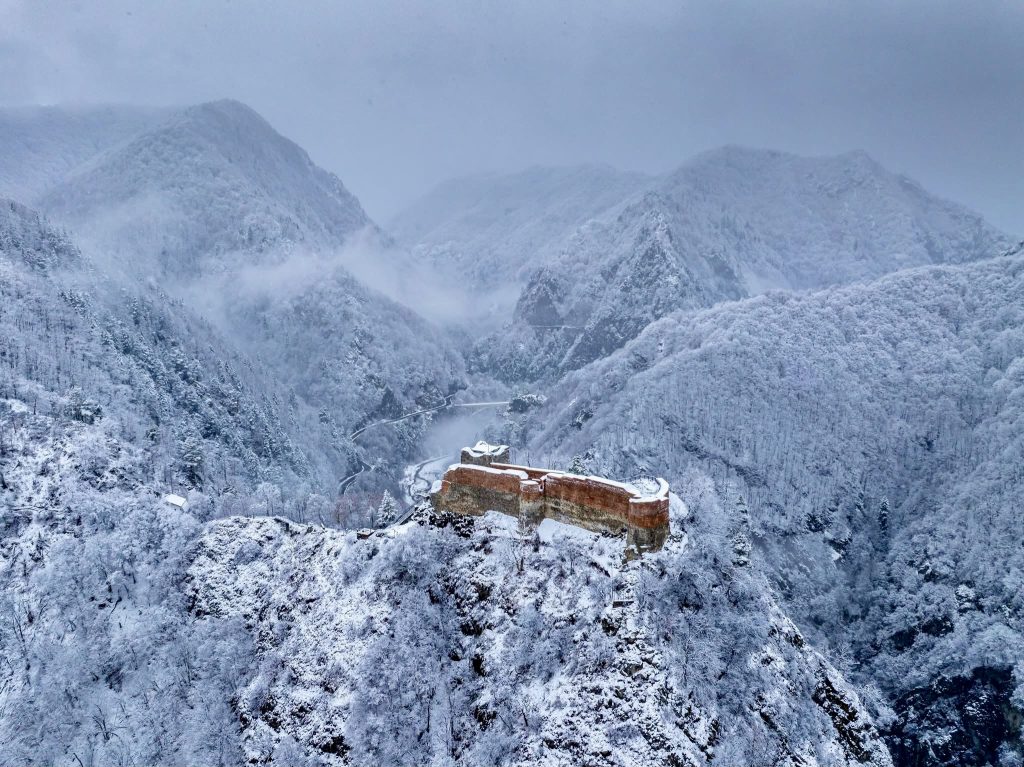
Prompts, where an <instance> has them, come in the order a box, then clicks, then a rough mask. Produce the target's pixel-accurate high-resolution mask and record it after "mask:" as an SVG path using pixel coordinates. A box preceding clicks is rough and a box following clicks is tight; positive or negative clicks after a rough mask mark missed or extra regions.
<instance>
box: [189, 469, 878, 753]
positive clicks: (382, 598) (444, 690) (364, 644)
mask: <svg viewBox="0 0 1024 767" xmlns="http://www.w3.org/2000/svg"><path fill="white" fill-rule="evenodd" d="M694 489H696V488H694ZM705 489H706V488H705ZM697 494H698V495H699V493H697ZM703 502H704V503H705V504H709V503H716V501H715V500H714V499H713V494H712V495H711V496H708V495H705V496H704V497H703ZM679 507H680V509H681V508H682V506H681V504H679ZM700 511H701V512H702V514H701V518H700V519H699V520H698V519H695V520H693V521H692V523H690V522H685V521H684V519H683V515H682V514H681V513H680V515H679V518H678V519H677V520H676V523H677V525H678V526H679V528H680V533H679V534H678V535H677V536H675V537H674V538H673V540H672V541H671V542H670V544H669V546H668V547H667V548H666V549H665V550H664V551H663V552H661V553H660V554H659V555H657V556H655V557H653V558H648V559H645V561H644V562H643V563H637V564H636V565H634V566H630V567H625V568H624V567H623V565H622V562H621V557H622V553H621V542H619V541H616V540H614V539H612V540H609V539H601V538H600V537H598V536H596V535H592V534H589V533H582V532H572V531H571V529H566V532H567V533H569V534H567V536H566V537H557V536H556V537H555V538H553V539H551V540H549V541H547V542H545V541H543V540H538V541H537V542H536V543H535V544H534V545H532V546H531V545H530V544H528V543H524V542H523V541H522V540H521V539H519V538H518V537H517V536H516V535H515V522H514V521H513V520H508V519H506V518H503V517H501V516H500V515H493V516H489V517H487V518H485V519H483V520H480V521H479V522H477V523H476V524H473V523H472V522H470V521H469V520H467V519H464V518H463V519H461V520H459V519H451V518H445V517H438V516H436V515H434V514H433V513H430V512H427V513H424V514H423V515H421V517H419V518H418V520H417V521H416V522H413V523H410V524H407V525H405V526H402V527H398V528H392V529H390V530H388V531H385V532H381V533H378V534H376V535H374V536H372V537H371V538H369V539H366V540H360V539H359V538H357V536H356V535H355V534H354V533H348V534H340V533H335V532H331V531H325V530H323V529H317V528H313V527H305V526H295V525H287V524H281V523H280V522H277V521H273V520H262V521H252V520H240V519H233V520H227V521H225V522H223V523H220V524H215V525H213V526H211V527H210V528H209V530H208V531H207V532H206V534H205V535H204V536H203V538H202V540H201V542H200V545H199V551H198V555H197V557H196V559H195V562H194V564H193V566H192V570H191V571H190V582H191V586H190V592H191V593H190V602H191V604H192V609H193V611H194V612H195V613H196V614H197V615H199V616H202V617H204V618H209V617H215V618H218V619H220V620H222V621H234V622H237V623H240V624H243V625H245V626H247V627H249V630H250V632H251V637H252V640H251V641H252V646H253V648H254V651H255V662H254V663H253V664H252V666H251V668H252V672H251V674H250V676H249V678H248V680H247V684H246V686H245V687H244V688H243V689H241V690H240V694H239V698H238V700H239V704H238V705H239V718H240V720H241V723H242V743H243V748H244V750H245V754H246V757H247V758H248V759H249V760H254V761H263V760H266V759H268V758H275V759H277V760H279V761H282V762H289V763H293V762H297V761H301V760H303V759H317V760H320V761H321V762H322V763H325V764H339V765H343V764H378V765H396V766H397V765H405V764H430V763H444V764H466V765H479V764H495V763H501V764H513V765H518V764H544V765H561V764H608V765H611V764H620V765H648V764H661V763H667V764H693V765H704V764H718V763H723V764H780V763H786V762H792V763H797V762H799V763H803V764H820V765H825V764H830V765H844V764H850V765H852V764H874V765H884V764H890V762H889V756H888V753H887V752H886V750H885V748H884V746H883V745H882V744H881V741H880V739H879V737H878V735H877V733H876V731H875V729H874V727H873V725H872V723H871V720H870V718H869V717H868V715H867V713H866V711H865V709H864V707H863V705H862V704H861V702H860V701H859V700H858V698H857V695H856V693H854V692H853V691H852V690H851V688H849V686H848V685H847V684H846V682H845V681H844V680H843V679H842V677H841V675H840V674H838V673H837V672H836V671H835V670H834V669H833V668H831V667H830V666H829V664H828V663H827V662H826V661H825V660H824V659H823V658H822V657H821V656H820V655H819V654H818V653H816V652H815V651H814V650H813V649H812V648H811V647H810V646H809V645H808V644H807V643H806V642H805V641H804V639H803V637H802V636H801V635H800V633H799V631H797V630H796V628H795V627H794V626H793V624H792V623H791V622H790V621H789V620H788V619H787V618H786V617H785V615H784V614H783V613H782V611H781V610H780V609H779V608H778V607H777V606H776V605H775V604H774V602H773V600H772V598H771V597H770V596H769V595H768V592H767V589H766V587H765V585H764V584H763V582H762V581H761V580H760V578H759V577H758V576H756V575H753V574H752V573H751V572H750V571H749V570H748V569H747V568H744V567H742V566H735V565H733V564H732V562H731V559H730V552H731V549H730V542H729V540H728V538H727V537H726V536H725V534H724V533H725V532H726V531H725V530H724V529H723V528H717V529H716V527H715V526H716V524H720V523H721V522H722V521H723V519H722V517H721V515H720V514H719V513H715V512H717V511H718V510H717V509H714V510H713V509H710V508H701V509H700ZM701 520H702V521H701ZM684 527H685V529H686V535H685V536H684V535H683V534H682V528H684ZM726 583H728V584H729V586H728V588H727V589H726V588H722V587H721V585H723V584H726ZM681 601H682V602H683V603H685V604H686V605H687V606H686V607H685V608H683V609H682V610H680V608H679V604H680V602H681ZM312 636H315V637H317V640H316V642H310V641H309V640H310V637H312Z"/></svg>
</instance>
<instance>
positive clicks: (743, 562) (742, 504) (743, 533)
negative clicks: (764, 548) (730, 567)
mask: <svg viewBox="0 0 1024 767" xmlns="http://www.w3.org/2000/svg"><path fill="white" fill-rule="evenodd" d="M735 516H736V519H735V523H734V528H735V532H734V533H733V536H732V563H733V564H734V565H735V566H736V567H746V566H747V565H749V564H750V552H751V551H753V548H754V547H753V545H752V544H751V543H750V510H749V509H748V508H747V502H746V501H745V500H744V499H743V496H742V495H740V496H737V498H736V512H735Z"/></svg>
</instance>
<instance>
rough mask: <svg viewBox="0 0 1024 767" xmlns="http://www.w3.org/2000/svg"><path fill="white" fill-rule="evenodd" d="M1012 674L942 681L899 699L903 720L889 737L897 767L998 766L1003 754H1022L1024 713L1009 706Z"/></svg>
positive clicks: (979, 671)
mask: <svg viewBox="0 0 1024 767" xmlns="http://www.w3.org/2000/svg"><path fill="white" fill-rule="evenodd" d="M1013 688H1014V683H1013V674H1012V671H1011V670H1010V669H1009V668H984V667H982V668H976V669H974V671H973V672H972V673H971V675H970V676H961V677H954V678H952V679H950V678H946V677H940V678H938V679H936V680H935V681H933V682H932V684H930V685H929V686H928V687H922V688H919V689H916V690H911V691H910V692H908V693H905V694H904V695H902V696H901V697H900V698H898V699H897V700H896V702H895V704H894V706H893V707H894V708H895V710H896V712H897V714H898V715H899V719H898V720H897V722H896V724H895V725H894V726H893V728H892V729H891V730H890V731H889V732H887V733H885V734H884V737H885V740H886V743H887V745H888V746H889V751H890V753H891V754H892V759H893V764H895V765H896V767H924V765H979V766H980V765H994V764H1001V763H1003V762H1002V761H1001V759H1000V749H1001V747H1003V745H1004V744H1005V745H1006V746H1007V747H1008V748H1010V749H1013V750H1016V751H1018V752H1019V751H1020V749H1021V742H1020V724H1021V721H1020V718H1021V714H1020V712H1019V711H1018V710H1017V709H1015V708H1014V707H1013V705H1012V704H1011V702H1010V695H1011V694H1012V693H1013Z"/></svg>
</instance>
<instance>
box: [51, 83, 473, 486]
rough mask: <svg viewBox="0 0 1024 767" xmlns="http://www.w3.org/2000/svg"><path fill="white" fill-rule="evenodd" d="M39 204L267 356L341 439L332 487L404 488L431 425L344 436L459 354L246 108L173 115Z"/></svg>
mask: <svg viewBox="0 0 1024 767" xmlns="http://www.w3.org/2000/svg"><path fill="white" fill-rule="evenodd" d="M42 204H43V206H44V207H45V210H46V211H47V212H48V215H49V216H50V217H51V218H52V219H53V220H55V221H58V222H60V223H62V224H64V225H65V226H67V227H68V228H69V230H70V231H71V232H72V233H73V236H74V237H75V239H76V242H78V243H79V244H80V245H81V246H82V247H83V249H84V250H85V252H86V254H87V256H88V257H89V259H90V260H91V262H92V263H93V264H95V265H96V266H97V268H98V269H100V270H101V271H104V272H107V273H109V274H114V275H119V277H118V279H119V280H120V281H126V283H127V284H128V285H129V286H130V287H129V290H132V291H134V290H135V289H136V288H135V287H134V286H135V285H137V284H146V285H150V286H152V285H158V286H159V288H158V289H156V290H157V292H159V293H164V294H166V295H168V296H170V297H171V298H172V300H174V301H178V302H180V304H179V305H181V306H184V307H187V309H181V311H183V312H185V313H186V314H188V315H190V316H202V317H205V318H206V319H208V320H209V321H210V322H212V323H214V324H215V325H216V326H217V328H218V331H219V332H220V334H221V336H223V337H224V338H225V339H229V341H230V343H231V344H233V345H234V348H235V349H236V350H237V351H239V352H241V353H242V354H244V355H247V356H248V357H250V358H253V359H256V358H258V359H259V360H260V361H261V363H262V364H263V365H265V367H266V369H267V371H268V372H269V374H270V376H271V377H273V378H275V379H277V381H278V382H279V384H278V385H280V387H281V390H282V391H283V392H287V397H288V398H289V404H288V408H289V409H290V410H296V409H297V410H311V411H312V412H314V413H318V414H319V419H318V422H319V423H320V424H322V425H321V426H320V427H318V428H317V429H314V430H313V431H314V432H318V431H319V432H324V433H326V434H330V435H331V436H330V442H331V443H332V444H331V445H330V447H328V448H325V449H321V446H320V445H319V444H317V445H316V448H315V450H316V452H317V453H320V454H323V455H325V456H329V459H328V463H329V464H330V465H331V466H333V467H334V471H335V473H336V474H337V477H336V478H337V479H338V480H340V479H342V478H344V477H351V476H352V475H354V474H356V473H361V472H363V471H365V470H366V469H367V467H373V468H374V469H375V470H377V471H379V472H382V473H384V474H385V476H387V477H390V479H392V480H393V479H395V478H396V477H397V476H398V474H399V472H400V470H401V466H400V462H401V460H402V458H403V457H404V456H406V455H407V454H409V452H410V451H411V450H413V449H414V448H415V445H416V439H417V434H416V428H418V427H420V426H422V423H419V424H417V423H413V422H410V423H408V424H406V427H412V428H411V429H409V428H406V429H404V430H395V429H390V430H382V431H381V432H380V433H379V434H378V433H374V434H373V435H368V436H367V437H366V438H365V439H363V440H362V442H361V444H360V445H359V446H356V445H354V444H353V443H352V442H351V441H350V440H349V439H348V437H349V435H350V434H351V433H352V432H354V431H355V430H356V429H357V428H359V427H360V426H363V425H365V424H366V423H367V422H369V421H371V420H373V419H376V418H385V417H393V416H396V415H399V414H401V413H405V412H409V411H412V410H416V409H419V408H420V407H421V406H423V405H424V404H431V405H434V404H438V403H439V402H441V401H442V398H443V397H444V396H445V395H446V394H449V393H451V392H452V391H454V390H455V389H456V388H458V387H460V386H463V385H464V384H463V380H462V379H463V364H462V359H461V355H460V354H458V353H457V352H455V351H454V349H453V347H452V346H451V343H450V342H449V341H448V339H447V338H446V337H445V336H444V335H443V334H442V333H441V332H439V331H437V330H436V329H434V328H433V327H432V326H430V325H429V324H428V323H427V322H425V321H424V320H422V319H421V318H420V317H418V316H416V315H415V314H413V313H412V312H410V311H408V310H407V309H405V308H404V307H402V306H401V305H399V304H397V303H396V302H395V301H393V300H388V299H387V298H385V297H384V296H383V295H381V294H380V293H379V292H377V291H375V290H372V289H369V288H368V287H366V286H365V285H364V284H362V283H361V282H359V281H358V280H356V279H354V278H353V277H352V275H351V274H350V273H349V272H348V271H346V269H345V268H344V266H345V264H347V263H350V262H358V263H360V264H371V265H373V264H375V263H377V264H379V263H381V262H386V261H388V260H389V259H395V258H398V255H399V254H396V252H395V251H394V250H393V249H389V248H387V247H386V245H387V243H386V241H385V240H384V238H382V237H381V236H380V233H379V232H378V231H377V229H376V227H375V226H374V225H373V224H372V222H370V221H369V219H368V218H367V217H366V215H365V213H364V212H363V210H362V208H361V207H360V205H359V202H358V201H357V200H356V199H355V198H354V197H353V196H352V195H351V194H350V193H349V192H348V191H347V190H346V189H345V187H344V186H343V185H342V183H341V182H340V181H339V180H338V179H337V177H335V176H334V175H332V174H330V173H328V172H326V171H324V170H322V169H320V168H318V167H317V166H316V165H314V164H313V163H312V161H311V160H310V159H309V157H308V156H307V155H306V153H305V152H304V151H303V150H301V149H300V148H299V147H298V146H296V145H295V144H293V143H292V142H291V141H289V140H287V139H285V138H284V137H282V136H281V135H279V134H278V133H277V132H275V131H274V130H273V128H271V126H270V125H268V124H267V123H266V122H265V121H264V120H263V119H262V118H261V117H260V116H259V115H257V114H256V113H255V112H253V111H252V110H250V109H249V108H248V107H245V106H244V105H242V104H239V103H237V102H233V101H220V102H214V103H209V104H202V105H199V106H196V107H192V108H188V109H182V110H174V111H172V112H170V114H169V115H166V116H165V119H163V120H162V121H161V122H159V124H157V125H155V126H152V127H149V129H147V130H145V131H143V132H142V133H139V134H138V135H136V136H134V137H133V138H132V139H131V140H130V141H127V142H122V143H119V144H117V145H116V146H113V147H112V148H110V149H109V150H108V151H105V152H102V153H100V154H98V155H96V156H95V157H93V158H92V159H91V160H90V162H89V163H87V164H86V165H85V166H83V167H79V168H77V169H76V170H75V171H74V172H73V173H72V174H71V175H70V176H68V177H67V178H65V179H63V180H62V181H61V182H60V183H59V184H57V185H56V186H54V187H53V188H51V189H50V190H49V191H48V193H47V194H46V195H45V196H44V197H43V199H42ZM393 271H394V272H396V273H400V272H401V269H399V268H396V269H394V270H393ZM378 282H381V281H380V280H379V281H378ZM381 287H382V288H387V287H388V284H387V283H386V281H385V282H384V284H382V285H381ZM146 289H152V288H146ZM391 292H392V293H396V292H398V291H391ZM158 300H159V299H158ZM114 303H115V304H117V299H115V300H114Z"/></svg>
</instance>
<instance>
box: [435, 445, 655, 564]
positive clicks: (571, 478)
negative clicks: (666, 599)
mask: <svg viewBox="0 0 1024 767" xmlns="http://www.w3.org/2000/svg"><path fill="white" fill-rule="evenodd" d="M509 457H510V456H509V448H508V446H507V445H488V444H487V443H485V442H478V443H477V444H476V445H475V446H474V447H471V448H470V447H467V448H463V450H462V455H461V463H457V464H454V465H452V466H450V467H449V468H448V470H447V471H446V472H445V474H444V476H443V477H442V478H441V479H440V480H439V481H438V482H436V483H434V487H433V489H432V490H431V494H430V498H431V502H432V503H433V506H434V508H435V509H436V510H438V511H447V512H452V513H456V514H469V515H473V516H480V515H482V514H484V513H485V512H487V511H497V512H501V513H502V514H507V515H509V516H511V517H515V518H516V519H518V520H519V524H520V529H521V530H522V531H523V532H524V533H526V532H532V531H533V530H535V529H536V528H537V527H538V526H539V525H540V523H541V522H542V521H543V520H545V519H553V520H555V521H557V522H562V523H565V524H569V525H575V526H577V527H582V528H584V529H586V530H590V531H592V532H597V533H608V534H612V535H623V534H624V535H625V539H626V557H627V558H632V557H636V556H640V555H642V554H643V553H645V552H649V551H657V550H658V549H660V548H661V547H662V545H664V543H665V539H666V538H668V534H669V498H668V491H669V488H668V483H666V482H665V480H663V479H658V480H657V483H658V489H657V490H656V491H655V492H654V493H651V494H645V493H642V492H641V491H639V490H637V489H636V488H635V487H633V486H631V485H628V484H625V483H622V482H615V481H613V480H609V479H603V478H601V477H584V476H580V475H577V474H569V473H567V472H561V471H552V470H549V469H536V468H532V467H530V466H518V465H516V464H513V463H509Z"/></svg>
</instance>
